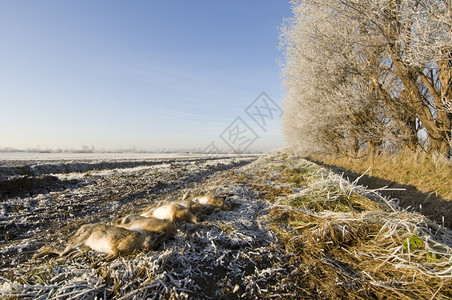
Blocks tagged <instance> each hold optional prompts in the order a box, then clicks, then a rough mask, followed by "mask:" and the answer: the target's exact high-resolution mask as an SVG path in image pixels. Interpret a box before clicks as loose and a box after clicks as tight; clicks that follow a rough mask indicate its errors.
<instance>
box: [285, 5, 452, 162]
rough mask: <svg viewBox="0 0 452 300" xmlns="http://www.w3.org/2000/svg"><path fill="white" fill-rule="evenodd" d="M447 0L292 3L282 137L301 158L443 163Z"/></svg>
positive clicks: (449, 53)
mask: <svg viewBox="0 0 452 300" xmlns="http://www.w3.org/2000/svg"><path fill="white" fill-rule="evenodd" d="M451 2H452V0H329V1H324V0H305V1H300V0H298V1H293V12H294V16H293V17H292V18H291V19H289V20H287V21H286V22H285V24H284V25H283V27H282V29H281V47H282V49H283V51H284V55H285V62H284V66H283V76H284V85H285V88H286V91H287V96H286V99H285V100H284V103H283V105H284V115H283V120H282V122H283V132H284V135H285V136H286V139H287V141H288V143H289V144H290V146H291V148H293V149H294V150H297V151H299V152H303V153H305V154H309V153H313V152H322V153H325V152H329V153H337V154H345V155H356V154H357V153H358V151H360V150H363V149H366V150H367V151H369V153H371V154H376V153H377V152H378V151H380V150H382V149H384V148H386V149H390V150H391V151H396V150H398V149H400V148H406V147H408V148H411V149H418V148H419V147H422V148H423V149H425V150H426V151H438V152H440V153H442V154H444V155H446V156H450V151H451V120H452V4H451Z"/></svg>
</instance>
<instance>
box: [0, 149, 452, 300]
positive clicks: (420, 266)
mask: <svg viewBox="0 0 452 300" xmlns="http://www.w3.org/2000/svg"><path fill="white" fill-rule="evenodd" d="M0 174H1V176H0V197H1V198H0V199H1V207H0V238H1V242H0V295H2V296H3V297H6V298H30V299H63V298H64V299H94V298H98V299H110V298H115V299H142V298H146V297H147V298H153V299H168V298H173V299H186V298H203V299H209V298H210V299H237V298H250V299H257V298H267V299H270V298H286V299H300V298H303V297H305V298H306V297H309V298H313V299H333V298H337V297H352V298H357V299H369V298H373V299H381V298H385V297H388V296H390V297H391V298H395V299H409V298H410V297H414V296H416V295H420V296H428V297H430V298H431V297H437V298H438V299H446V298H448V297H450V296H452V294H451V270H452V265H451V255H452V253H451V245H452V233H451V232H450V231H449V230H448V229H446V228H442V227H441V226H439V225H438V224H435V223H434V222H432V221H430V220H428V219H426V218H425V217H423V216H422V215H419V214H417V213H412V212H408V211H405V210H402V209H400V208H398V207H397V206H396V204H395V202H394V201H392V200H391V199H386V198H383V197H381V196H380V195H379V194H378V192H376V191H370V190H368V189H366V188H364V187H361V186H359V185H358V184H356V182H355V183H350V182H348V181H346V180H345V179H343V178H342V177H341V176H338V175H336V174H333V173H331V172H329V171H328V170H325V169H322V168H320V167H319V166H317V165H315V164H313V163H310V162H308V161H305V160H302V159H300V158H297V157H294V156H291V155H288V154H284V153H273V154H270V155H262V156H253V155H217V156H193V155H185V154H184V155H178V156H174V155H173V156H164V157H162V156H160V157H158V156H153V157H149V156H148V157H139V156H135V157H109V158H105V157H87V156H83V155H82V157H70V158H68V157H66V158H64V159H62V158H58V159H55V158H53V157H46V158H43V157H41V158H39V159H37V158H33V159H27V160H24V159H22V160H17V159H4V160H2V163H1V165H0ZM187 191H190V192H191V193H192V194H193V195H205V194H213V195H216V196H219V197H222V198H223V199H225V202H226V203H227V205H228V209H225V210H218V211H214V212H213V213H211V214H209V215H206V216H202V217H200V218H199V222H198V224H191V223H179V224H177V232H176V234H175V235H174V236H173V237H172V238H171V239H169V240H167V241H165V242H164V243H162V244H161V245H159V246H158V248H157V249H155V250H153V251H149V252H146V251H139V252H136V253H133V254H130V255H127V256H122V257H119V258H117V259H115V260H113V261H111V262H104V261H102V258H103V256H104V255H103V254H99V253H96V252H94V251H74V252H72V253H71V254H69V255H68V256H67V257H62V258H60V257H42V258H39V259H32V256H33V254H34V253H35V251H36V250H37V249H38V248H40V247H41V246H43V245H53V246H58V247H64V246H65V243H66V241H67V239H68V237H69V236H70V235H71V234H72V233H73V232H74V231H75V230H76V229H77V228H79V227H80V226H81V225H82V224H86V223H95V222H99V223H103V224H114V222H115V221H116V220H117V219H118V218H120V217H123V216H125V215H127V214H130V213H137V212H141V211H143V210H145V209H146V208H148V207H152V206H157V205H158V204H159V203H164V202H170V201H177V200H180V199H181V198H182V197H183V195H184V194H185V193H186V192H187Z"/></svg>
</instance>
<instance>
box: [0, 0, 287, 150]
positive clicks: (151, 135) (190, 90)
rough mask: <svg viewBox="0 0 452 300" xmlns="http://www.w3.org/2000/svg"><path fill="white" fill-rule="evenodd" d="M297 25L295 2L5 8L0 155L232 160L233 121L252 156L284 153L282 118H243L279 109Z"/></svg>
mask: <svg viewBox="0 0 452 300" xmlns="http://www.w3.org/2000/svg"><path fill="white" fill-rule="evenodd" d="M290 16H291V10H290V3H289V0H227V1H226V0H221V1H220V0H190V1H187V0H172V1H168V0H167V1H164V0H147V1H144V0H134V1H125V0H124V1H123V0H121V1H119V0H96V1H93V0H78V1H59V0H41V1H31V0H30V1H23V0H15V1H7V0H0V37H1V39H0V147H6V146H9V147H15V148H18V149H26V148H35V147H37V146H38V145H39V147H40V148H41V149H44V148H53V149H56V148H63V149H70V148H81V146H82V145H88V146H89V147H91V146H92V145H94V147H95V148H96V149H101V148H104V149H120V148H122V149H124V148H130V147H132V146H135V147H136V148H139V149H145V150H158V149H181V148H186V149H192V148H205V147H206V146H207V145H209V144H210V143H211V142H212V141H214V143H215V146H216V147H217V148H219V149H226V148H228V147H230V145H229V146H228V144H226V142H225V141H224V140H223V139H221V138H220V135H221V134H222V133H224V131H225V130H226V129H227V128H229V129H230V128H232V127H230V125H231V123H233V122H234V120H236V118H237V117H240V118H241V121H243V122H242V123H245V124H246V125H248V127H249V129H251V130H253V131H254V132H255V134H256V135H257V136H259V138H258V139H257V140H256V141H254V142H253V143H251V144H249V149H250V150H268V149H271V148H277V147H282V146H283V145H284V142H283V138H282V136H281V133H280V131H279V128H280V121H279V119H278V118H279V117H278V118H273V119H268V120H267V121H268V122H267V123H266V124H265V128H263V127H262V126H261V127H259V126H258V124H256V123H255V122H253V120H252V119H251V118H250V116H249V115H247V114H246V112H245V109H246V108H247V107H248V106H249V105H250V104H251V103H252V102H253V100H255V99H256V98H257V97H258V96H259V95H260V94H261V92H265V93H266V94H267V95H268V96H269V97H270V98H271V99H273V100H274V102H275V103H276V104H278V105H279V106H281V98H282V94H283V91H282V88H281V78H280V76H281V75H280V73H281V72H280V66H279V61H278V60H280V59H281V57H282V54H281V52H280V51H279V50H278V43H279V41H278V35H279V29H278V27H279V26H281V24H282V22H283V19H284V18H288V17H290ZM228 126H229V127H228ZM242 128H244V127H243V124H242ZM224 136H225V135H223V137H224ZM244 145H245V144H244ZM245 146H248V144H246V145H245Z"/></svg>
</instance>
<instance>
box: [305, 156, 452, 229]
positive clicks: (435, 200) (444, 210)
mask: <svg viewBox="0 0 452 300" xmlns="http://www.w3.org/2000/svg"><path fill="white" fill-rule="evenodd" d="M313 162H314V163H316V164H318V165H320V166H322V167H325V168H328V169H330V170H331V171H333V172H335V173H337V174H343V177H344V178H348V179H349V180H350V181H351V182H353V181H355V180H356V179H357V178H359V177H361V178H359V180H358V184H359V185H362V186H367V187H368V188H369V189H378V188H382V187H387V188H389V189H403V190H400V191H385V190H382V191H380V194H381V195H383V196H385V197H389V198H393V199H394V198H397V199H399V201H400V202H399V204H400V206H401V207H403V208H405V209H409V210H413V211H417V212H420V213H422V214H423V215H425V216H426V217H428V218H430V219H432V220H434V221H436V222H437V223H438V224H442V222H444V225H445V226H446V227H448V228H452V218H451V217H450V216H451V215H452V202H451V201H447V200H445V199H443V198H441V197H438V196H437V195H435V193H434V192H430V193H426V192H422V191H420V190H418V189H417V188H416V187H414V186H412V185H407V184H401V183H398V182H394V181H390V180H386V179H382V178H379V177H375V176H370V175H367V174H365V175H362V174H360V173H356V172H353V171H351V170H347V169H345V168H343V167H340V166H335V165H328V164H325V163H322V162H319V161H313Z"/></svg>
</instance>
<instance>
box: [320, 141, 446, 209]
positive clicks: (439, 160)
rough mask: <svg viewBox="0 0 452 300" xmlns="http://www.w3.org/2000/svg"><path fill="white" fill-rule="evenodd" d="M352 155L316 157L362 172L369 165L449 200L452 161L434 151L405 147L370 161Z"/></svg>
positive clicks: (373, 171)
mask: <svg viewBox="0 0 452 300" xmlns="http://www.w3.org/2000/svg"><path fill="white" fill-rule="evenodd" d="M360 157H362V158H360V159H353V158H351V157H340V158H338V157H332V156H322V157H313V158H314V159H315V160H318V161H321V162H324V163H326V164H329V165H337V166H341V167H344V168H346V169H349V170H352V171H355V172H358V173H363V172H365V171H366V170H367V169H368V168H369V167H371V169H370V171H369V175H372V176H375V177H379V178H383V179H386V180H390V181H394V182H398V183H400V184H408V185H413V186H415V187H416V188H417V189H418V190H420V191H423V192H426V193H434V194H435V195H437V196H438V197H441V198H443V199H446V200H449V201H452V161H450V160H447V159H445V158H444V157H442V156H440V155H437V154H426V153H424V152H412V151H410V150H404V151H401V152H399V153H396V154H382V155H379V156H377V157H376V158H375V160H374V161H372V160H371V159H370V158H369V157H368V156H360Z"/></svg>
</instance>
